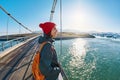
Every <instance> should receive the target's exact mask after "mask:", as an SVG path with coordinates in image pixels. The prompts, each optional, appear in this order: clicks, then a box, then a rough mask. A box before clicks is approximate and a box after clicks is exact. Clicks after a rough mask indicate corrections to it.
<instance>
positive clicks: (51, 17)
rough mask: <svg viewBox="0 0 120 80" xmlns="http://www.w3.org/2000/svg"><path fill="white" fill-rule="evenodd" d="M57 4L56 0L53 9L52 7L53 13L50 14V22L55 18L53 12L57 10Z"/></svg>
mask: <svg viewBox="0 0 120 80" xmlns="http://www.w3.org/2000/svg"><path fill="white" fill-rule="evenodd" d="M56 4H57V0H54V1H53V5H52V9H51V14H50V22H51V21H52V20H53V14H54V12H55V7H56Z"/></svg>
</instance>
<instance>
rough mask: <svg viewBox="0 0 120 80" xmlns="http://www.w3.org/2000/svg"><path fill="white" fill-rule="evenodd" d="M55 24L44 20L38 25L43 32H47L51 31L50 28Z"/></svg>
mask: <svg viewBox="0 0 120 80" xmlns="http://www.w3.org/2000/svg"><path fill="white" fill-rule="evenodd" d="M55 25H56V24H55V23H53V22H45V23H40V24H39V27H40V28H42V30H43V32H44V33H45V34H49V33H50V32H51V30H52V28H54V27H55Z"/></svg>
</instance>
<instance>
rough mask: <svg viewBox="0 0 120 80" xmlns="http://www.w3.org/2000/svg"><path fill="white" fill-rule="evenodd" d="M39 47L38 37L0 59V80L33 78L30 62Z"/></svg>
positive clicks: (29, 79) (26, 79) (27, 79)
mask: <svg viewBox="0 0 120 80" xmlns="http://www.w3.org/2000/svg"><path fill="white" fill-rule="evenodd" d="M38 49H39V44H38V38H36V39H34V40H31V41H29V42H27V43H26V44H24V45H22V46H20V47H18V48H17V49H15V50H14V51H12V52H10V53H9V54H8V55H6V56H5V57H3V58H1V59H0V80H33V76H32V73H31V62H32V59H33V56H34V53H35V52H36V51H37V50H38Z"/></svg>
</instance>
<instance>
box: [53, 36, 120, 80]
mask: <svg viewBox="0 0 120 80" xmlns="http://www.w3.org/2000/svg"><path fill="white" fill-rule="evenodd" d="M62 43H63V46H62V53H60V42H59V41H56V43H55V47H56V50H57V54H58V59H59V61H60V62H61V64H62V66H63V68H64V70H65V72H66V74H67V76H68V78H69V80H120V41H114V40H108V39H97V38H94V39H81V38H78V39H72V40H64V41H63V42H62Z"/></svg>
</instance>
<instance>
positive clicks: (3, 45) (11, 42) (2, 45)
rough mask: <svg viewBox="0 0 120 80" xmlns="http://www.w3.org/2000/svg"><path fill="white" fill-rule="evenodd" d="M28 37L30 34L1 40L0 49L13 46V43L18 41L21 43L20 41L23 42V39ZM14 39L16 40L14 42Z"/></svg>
mask: <svg viewBox="0 0 120 80" xmlns="http://www.w3.org/2000/svg"><path fill="white" fill-rule="evenodd" d="M29 38H30V36H28V37H19V38H16V39H12V40H9V41H5V42H2V43H0V51H4V50H5V49H7V48H9V47H12V46H14V45H16V44H18V43H21V42H23V41H25V40H27V39H29ZM14 41H16V43H15V42H14ZM19 41H20V42H19ZM13 43H14V44H13Z"/></svg>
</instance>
